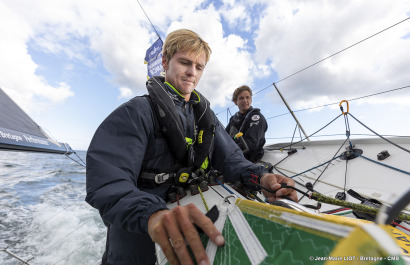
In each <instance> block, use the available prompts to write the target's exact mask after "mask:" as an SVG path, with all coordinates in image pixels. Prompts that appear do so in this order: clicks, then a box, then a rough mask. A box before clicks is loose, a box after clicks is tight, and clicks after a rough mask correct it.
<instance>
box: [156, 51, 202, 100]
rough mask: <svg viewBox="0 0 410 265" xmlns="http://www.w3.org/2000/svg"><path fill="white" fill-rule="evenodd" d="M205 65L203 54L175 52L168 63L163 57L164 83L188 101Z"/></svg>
mask: <svg viewBox="0 0 410 265" xmlns="http://www.w3.org/2000/svg"><path fill="white" fill-rule="evenodd" d="M205 63H206V56H205V52H202V53H201V54H200V55H199V56H197V55H196V54H194V53H188V52H177V53H175V54H174V56H172V58H171V59H170V60H169V61H167V60H166V58H165V57H163V58H162V65H163V66H164V69H165V81H166V82H168V83H170V84H171V85H172V86H174V87H175V89H177V90H178V92H179V93H181V95H182V96H184V97H185V100H186V101H188V100H189V97H190V95H191V92H192V91H193V90H194V89H195V87H196V86H197V85H198V82H199V80H200V79H201V77H202V73H203V71H204V69H205Z"/></svg>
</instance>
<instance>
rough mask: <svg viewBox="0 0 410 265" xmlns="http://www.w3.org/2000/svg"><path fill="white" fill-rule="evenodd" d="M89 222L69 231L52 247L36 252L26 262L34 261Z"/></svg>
mask: <svg viewBox="0 0 410 265" xmlns="http://www.w3.org/2000/svg"><path fill="white" fill-rule="evenodd" d="M90 222H91V220H88V221H87V222H85V223H83V224H82V225H80V226H79V227H77V228H76V229H74V230H71V231H70V232H68V233H67V234H66V235H65V236H63V237H62V238H60V239H59V240H57V241H56V242H54V243H53V244H52V245H50V246H48V247H46V248H44V249H43V250H41V251H39V252H37V254H36V255H35V256H33V257H32V258H30V259H29V260H28V261H30V260H33V259H35V258H36V257H38V256H39V255H40V254H41V253H44V252H45V251H46V250H48V249H50V248H51V247H53V246H55V245H57V244H58V243H60V242H61V241H62V240H64V239H66V238H67V237H68V236H70V235H71V234H74V233H75V232H77V231H78V230H79V229H80V228H81V227H83V226H85V225H86V224H88V223H90Z"/></svg>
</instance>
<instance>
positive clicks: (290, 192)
mask: <svg viewBox="0 0 410 265" xmlns="http://www.w3.org/2000/svg"><path fill="white" fill-rule="evenodd" d="M281 183H285V184H286V185H288V186H293V187H294V186H295V181H294V180H293V179H291V178H287V177H284V176H282V175H278V174H265V175H263V176H262V179H261V185H262V186H263V187H265V188H267V189H270V190H277V191H276V193H275V194H273V193H269V192H267V191H266V190H263V189H262V192H263V194H264V195H265V196H266V197H267V198H268V202H269V203H272V202H274V201H275V200H276V199H278V197H281V196H289V197H290V198H291V199H292V200H293V201H295V202H297V201H298V196H297V194H296V191H295V190H294V189H289V188H281V185H280V184H281Z"/></svg>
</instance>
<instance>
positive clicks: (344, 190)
mask: <svg viewBox="0 0 410 265" xmlns="http://www.w3.org/2000/svg"><path fill="white" fill-rule="evenodd" d="M347 162H349V160H348V159H346V168H345V185H344V187H343V192H344V193H346V180H347Z"/></svg>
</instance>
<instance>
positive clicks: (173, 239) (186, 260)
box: [148, 204, 225, 265]
mask: <svg viewBox="0 0 410 265" xmlns="http://www.w3.org/2000/svg"><path fill="white" fill-rule="evenodd" d="M194 224H196V225H197V226H198V227H200V228H201V229H202V230H203V231H204V233H205V234H207V235H208V236H209V238H210V239H211V240H212V241H213V242H215V244H217V245H218V246H222V245H223V244H224V243H225V240H224V238H223V236H222V235H221V233H220V232H219V231H218V230H217V229H216V227H215V226H214V224H213V223H212V221H211V219H209V218H208V217H207V216H205V215H204V214H203V213H202V212H201V211H200V210H199V209H198V208H197V207H196V206H195V205H194V204H188V205H186V206H177V207H175V208H174V209H172V210H162V211H158V212H155V213H153V214H152V215H151V216H150V218H149V220H148V234H149V235H150V237H151V239H152V240H153V241H154V242H156V243H158V244H159V245H160V247H161V249H162V251H163V252H164V254H165V256H166V258H167V260H168V262H169V264H171V265H174V264H194V263H193V262H192V259H191V256H190V255H189V252H188V249H187V246H186V244H185V240H186V242H187V243H188V245H189V246H190V248H191V250H192V252H193V253H194V256H195V259H196V260H197V262H198V265H207V264H209V259H208V256H207V255H206V252H205V249H204V247H203V245H202V242H201V240H200V238H199V235H198V232H197V230H196V229H195V226H194Z"/></svg>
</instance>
